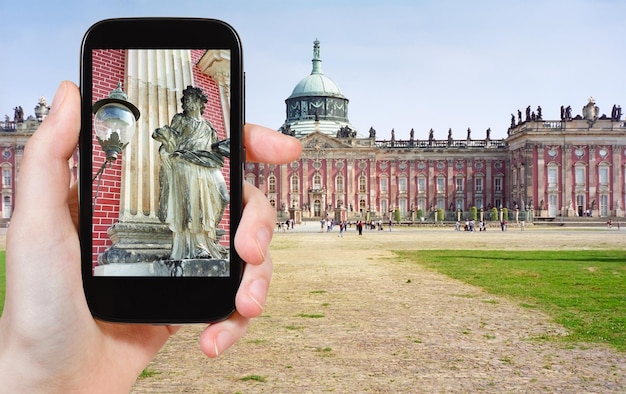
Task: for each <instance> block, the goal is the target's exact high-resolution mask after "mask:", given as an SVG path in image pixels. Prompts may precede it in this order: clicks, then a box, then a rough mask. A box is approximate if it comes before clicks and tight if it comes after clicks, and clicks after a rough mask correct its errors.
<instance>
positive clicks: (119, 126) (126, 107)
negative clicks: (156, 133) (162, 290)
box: [92, 82, 140, 208]
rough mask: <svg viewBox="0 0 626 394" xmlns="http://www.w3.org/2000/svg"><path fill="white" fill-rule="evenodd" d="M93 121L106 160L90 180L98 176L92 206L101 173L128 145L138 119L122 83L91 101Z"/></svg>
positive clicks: (137, 111) (98, 187) (94, 202)
mask: <svg viewBox="0 0 626 394" xmlns="http://www.w3.org/2000/svg"><path fill="white" fill-rule="evenodd" d="M93 113H94V115H95V116H94V121H93V128H94V132H95V133H96V139H97V140H98V143H99V144H100V147H101V148H102V150H103V151H104V153H105V154H106V160H105V161H104V163H102V166H101V167H100V169H99V170H98V172H97V173H96V175H95V176H94V177H93V179H92V182H93V181H95V180H96V178H98V186H97V187H96V195H95V197H94V201H93V206H94V208H95V206H96V200H97V199H98V192H99V190H100V181H101V180H102V173H103V172H104V169H105V168H106V165H107V163H108V164H109V166H110V165H111V163H112V162H114V161H115V160H117V156H118V155H119V154H120V153H121V152H122V149H124V148H125V147H126V145H128V143H129V142H130V140H131V138H132V137H133V135H134V134H135V124H136V122H137V120H139V115H140V112H139V109H138V108H137V107H135V105H133V104H132V103H131V102H129V101H128V96H127V95H126V93H124V92H123V91H122V83H121V82H120V83H118V84H117V88H116V89H114V90H113V91H111V93H110V94H109V97H108V98H105V99H102V100H98V101H96V102H95V103H93Z"/></svg>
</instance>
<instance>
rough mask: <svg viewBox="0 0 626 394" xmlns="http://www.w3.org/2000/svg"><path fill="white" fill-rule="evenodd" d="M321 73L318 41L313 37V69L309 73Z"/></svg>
mask: <svg viewBox="0 0 626 394" xmlns="http://www.w3.org/2000/svg"><path fill="white" fill-rule="evenodd" d="M321 73H322V59H321V58H320V42H319V40H318V39H315V41H314V42H313V71H311V74H321Z"/></svg>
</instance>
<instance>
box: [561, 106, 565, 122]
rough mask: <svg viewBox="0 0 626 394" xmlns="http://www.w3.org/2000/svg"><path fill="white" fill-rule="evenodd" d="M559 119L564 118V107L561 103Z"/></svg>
mask: <svg viewBox="0 0 626 394" xmlns="http://www.w3.org/2000/svg"><path fill="white" fill-rule="evenodd" d="M561 120H565V107H564V106H562V105H561Z"/></svg>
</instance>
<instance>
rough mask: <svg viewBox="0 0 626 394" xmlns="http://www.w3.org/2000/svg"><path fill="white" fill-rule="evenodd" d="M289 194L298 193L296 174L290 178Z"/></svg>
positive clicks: (298, 183) (298, 182) (298, 180)
mask: <svg viewBox="0 0 626 394" xmlns="http://www.w3.org/2000/svg"><path fill="white" fill-rule="evenodd" d="M291 192H292V193H299V192H300V178H299V177H298V175H296V174H293V175H292V176H291Z"/></svg>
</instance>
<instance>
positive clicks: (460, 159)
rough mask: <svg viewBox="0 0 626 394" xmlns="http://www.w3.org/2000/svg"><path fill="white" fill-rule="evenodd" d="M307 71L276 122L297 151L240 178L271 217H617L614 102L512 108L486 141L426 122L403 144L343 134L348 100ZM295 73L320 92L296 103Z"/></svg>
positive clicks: (625, 155) (619, 136)
mask: <svg viewBox="0 0 626 394" xmlns="http://www.w3.org/2000/svg"><path fill="white" fill-rule="evenodd" d="M319 62H321V59H320V56H319V42H318V41H315V43H314V56H313V72H312V74H311V75H317V76H318V78H319V74H321V68H319V67H318V65H319ZM310 78H311V77H310V76H308V77H305V79H303V80H302V81H301V82H300V83H299V84H298V85H296V88H295V89H294V92H293V93H292V95H291V96H289V98H287V100H286V101H285V103H286V114H287V117H286V121H285V123H284V124H283V125H282V126H281V128H280V129H279V131H281V132H283V133H285V134H290V135H294V136H295V137H297V138H299V139H300V141H301V142H302V145H303V154H302V156H301V158H300V159H299V160H297V161H295V162H293V163H290V164H287V165H280V166H278V165H266V164H263V163H248V164H247V165H246V171H245V175H244V176H245V179H246V181H248V182H250V183H252V184H254V185H255V186H257V187H258V188H259V189H260V190H261V191H263V192H264V193H265V194H266V196H267V197H268V199H269V201H270V203H271V204H272V205H273V206H274V207H275V208H276V211H277V214H278V216H279V218H283V217H287V216H289V217H292V218H295V219H300V218H304V219H306V218H310V219H318V220H319V219H321V218H325V217H327V216H331V217H334V218H336V219H337V220H346V219H350V220H355V219H362V220H370V219H379V218H380V219H391V218H394V219H396V218H398V216H399V217H400V219H401V220H406V221H429V220H430V221H432V220H436V218H437V216H435V215H436V212H438V211H439V212H443V213H444V215H445V218H446V219H449V220H456V219H457V218H459V217H461V216H462V215H463V213H464V212H467V211H469V210H471V209H473V208H475V209H476V210H477V211H479V212H480V211H482V212H483V213H482V214H484V215H487V217H486V219H492V220H497V219H502V214H503V210H504V209H505V210H504V212H508V214H509V218H516V219H517V218H519V217H520V215H521V217H522V218H526V219H527V220H533V219H546V220H551V219H554V218H556V217H559V216H562V217H567V216H570V217H572V216H589V215H591V216H615V217H621V216H623V215H624V213H623V202H624V199H625V198H626V176H625V168H624V166H625V165H626V127H625V124H624V123H625V122H624V121H622V120H621V119H620V118H621V110H620V107H618V106H614V107H613V112H612V114H611V116H610V117H607V116H605V115H600V114H599V111H598V109H597V106H595V101H593V99H590V101H589V103H588V104H587V105H585V107H583V110H582V113H581V114H580V115H577V116H575V117H572V115H571V108H570V107H568V108H567V109H562V110H561V113H562V116H561V118H562V119H561V120H558V121H550V120H543V118H542V116H541V108H540V107H539V108H537V113H535V112H532V114H531V111H530V107H529V108H527V110H526V118H525V119H524V120H523V119H522V115H521V113H519V111H518V113H519V115H518V119H517V122H516V119H515V117H514V116H513V119H512V121H511V127H510V128H509V129H508V130H507V138H505V139H496V140H492V139H491V138H490V134H491V130H490V129H488V130H486V131H485V135H484V137H483V138H478V139H474V138H472V134H471V130H470V129H468V130H467V135H466V136H465V138H463V139H458V138H454V137H453V136H452V131H451V130H449V131H448V135H447V137H446V138H435V136H434V132H433V130H430V133H429V137H428V139H425V140H418V139H415V138H414V131H413V130H411V134H410V135H411V137H410V139H409V140H396V139H395V135H394V134H395V133H394V131H393V130H392V131H391V138H390V139H388V140H381V139H376V131H375V130H374V129H373V128H371V129H370V130H369V133H368V134H369V136H366V137H361V136H359V134H358V133H357V132H356V131H355V130H353V128H352V127H351V126H350V124H349V121H348V118H347V115H348V114H347V102H348V100H347V98H345V97H344V96H343V95H341V96H338V95H337V92H341V91H340V90H339V88H338V87H337V86H336V85H335V84H334V82H333V86H332V88H331V89H328V88H326V86H325V85H323V84H317V85H315V84H313V83H309V82H308V81H309V79H310ZM303 81H304V82H306V83H308V85H309V86H317V89H318V91H317V92H312V91H311V90H312V89H308V91H307V93H306V95H304V94H302V95H301V96H306V100H305V101H302V100H300V101H301V106H300V107H299V108H298V107H294V96H298V94H296V93H299V92H301V91H302V90H303V89H301V87H302V85H303V84H304V83H303ZM338 98H340V99H341V100H345V105H346V107H345V108H346V111H345V112H344V113H342V116H343V118H342V119H341V122H342V123H337V124H333V123H332V122H329V119H330V120H333V121H334V120H335V119H334V118H333V116H334V115H335V114H334V113H331V112H330V110H331V109H332V108H334V106H331V105H329V104H328V103H335V102H336V100H337V99H338ZM312 102H316V103H318V104H317V105H312ZM302 103H304V104H302ZM303 105H305V107H306V108H307V110H306V111H304V110H303V108H305V107H303ZM298 109H299V111H298ZM312 111H313V113H314V115H312V114H311V112H312ZM303 123H306V127H303V126H302V125H303ZM333 128H334V129H333ZM333 130H334V131H333ZM482 214H481V215H482ZM513 215H514V216H513ZM463 217H465V216H463Z"/></svg>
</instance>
